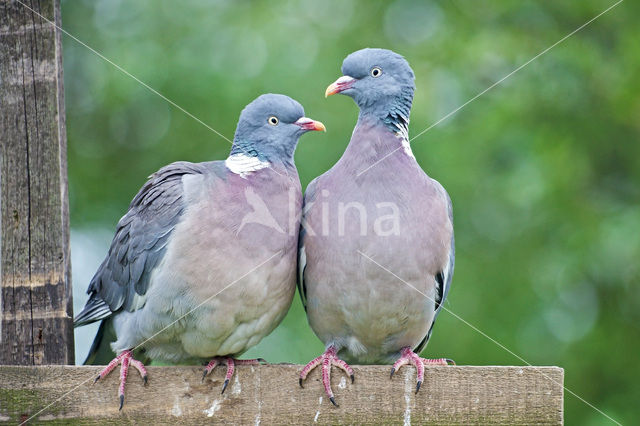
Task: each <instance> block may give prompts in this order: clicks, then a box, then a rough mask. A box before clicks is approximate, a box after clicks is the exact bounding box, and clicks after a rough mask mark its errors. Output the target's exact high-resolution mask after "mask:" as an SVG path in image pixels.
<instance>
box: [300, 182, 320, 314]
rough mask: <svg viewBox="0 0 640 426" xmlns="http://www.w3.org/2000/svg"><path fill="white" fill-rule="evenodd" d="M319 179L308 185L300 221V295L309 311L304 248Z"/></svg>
mask: <svg viewBox="0 0 640 426" xmlns="http://www.w3.org/2000/svg"><path fill="white" fill-rule="evenodd" d="M317 181H318V178H315V179H314V180H312V181H311V182H310V183H309V185H307V190H306V191H305V194H304V203H303V206H302V218H301V220H300V233H299V234H298V281H297V283H298V293H299V294H300V300H301V301H302V306H303V307H304V310H305V311H306V310H307V288H306V286H305V285H304V270H305V268H306V266H307V254H306V252H305V248H304V240H305V237H306V236H307V230H306V227H305V213H306V212H307V211H308V210H309V208H310V207H311V206H312V205H313V201H314V200H315V197H316V183H317Z"/></svg>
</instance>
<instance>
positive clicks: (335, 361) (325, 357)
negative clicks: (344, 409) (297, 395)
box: [298, 346, 355, 407]
mask: <svg viewBox="0 0 640 426" xmlns="http://www.w3.org/2000/svg"><path fill="white" fill-rule="evenodd" d="M320 365H321V366H322V384H323V386H324V391H325V393H326V394H327V396H328V397H329V401H331V403H332V404H333V405H335V406H336V407H339V405H338V404H337V403H336V400H335V397H334V396H333V391H332V390H331V367H332V366H334V365H335V366H336V367H338V368H341V369H342V370H343V371H344V372H345V373H346V374H347V375H348V376H349V378H350V379H351V383H353V382H354V381H355V375H354V374H353V369H352V368H351V367H350V366H349V364H347V363H346V362H344V361H343V360H341V359H340V358H338V355H337V350H336V348H335V347H334V346H329V347H328V348H327V350H326V351H325V352H324V353H323V354H322V355H320V356H319V357H317V358H314V359H313V360H311V361H310V362H309V363H308V364H307V365H305V366H304V368H303V369H302V371H301V372H300V378H299V379H298V383H299V384H300V387H301V388H303V387H304V386H302V383H303V381H304V379H306V378H307V375H308V374H309V373H310V372H311V370H313V369H314V368H316V367H318V366H320Z"/></svg>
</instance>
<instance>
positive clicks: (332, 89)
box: [324, 75, 356, 98]
mask: <svg viewBox="0 0 640 426" xmlns="http://www.w3.org/2000/svg"><path fill="white" fill-rule="evenodd" d="M355 81H356V79H355V78H353V77H349V76H348V75H343V76H342V77H340V78H339V79H337V80H336V81H334V82H333V83H331V84H330V85H329V87H327V90H326V91H325V92H324V97H325V98H326V97H328V96H331V95H335V94H336V93H340V92H344V91H345V90H347V89H350V88H351V86H353V83H355Z"/></svg>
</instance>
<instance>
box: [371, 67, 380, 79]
mask: <svg viewBox="0 0 640 426" xmlns="http://www.w3.org/2000/svg"><path fill="white" fill-rule="evenodd" d="M381 75H382V70H381V69H380V67H373V68H371V77H380V76H381Z"/></svg>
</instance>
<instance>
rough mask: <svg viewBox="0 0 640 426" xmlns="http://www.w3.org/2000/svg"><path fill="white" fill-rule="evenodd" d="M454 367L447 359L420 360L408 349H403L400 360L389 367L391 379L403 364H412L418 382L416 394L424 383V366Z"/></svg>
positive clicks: (451, 361)
mask: <svg viewBox="0 0 640 426" xmlns="http://www.w3.org/2000/svg"><path fill="white" fill-rule="evenodd" d="M450 363H451V364H453V365H456V363H455V362H453V360H451V359H449V358H438V359H426V358H420V356H418V354H416V353H415V352H413V351H412V350H411V348H410V347H408V346H407V347H404V348H402V350H401V351H400V358H398V360H397V361H396V362H395V363H394V364H393V367H391V378H393V374H394V373H395V372H396V371H398V370H399V369H400V367H402V366H403V365H405V364H412V365H413V366H414V367H416V371H417V376H418V382H417V383H416V393H418V391H419V390H420V387H421V386H422V382H423V381H424V366H425V365H449V364H450Z"/></svg>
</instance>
